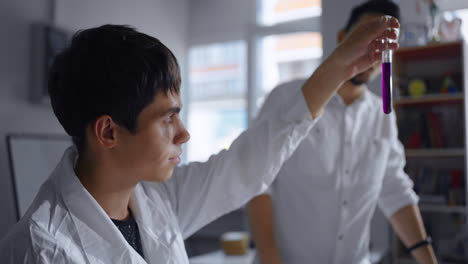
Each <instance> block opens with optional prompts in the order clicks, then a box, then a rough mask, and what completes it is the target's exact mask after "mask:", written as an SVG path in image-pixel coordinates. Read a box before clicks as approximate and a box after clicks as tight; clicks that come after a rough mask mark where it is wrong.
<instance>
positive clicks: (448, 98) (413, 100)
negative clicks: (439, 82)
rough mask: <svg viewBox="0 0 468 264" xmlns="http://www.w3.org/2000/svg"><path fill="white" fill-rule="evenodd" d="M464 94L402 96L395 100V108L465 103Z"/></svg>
mask: <svg viewBox="0 0 468 264" xmlns="http://www.w3.org/2000/svg"><path fill="white" fill-rule="evenodd" d="M464 98H465V96H464V94H463V93H453V94H428V95H424V96H421V97H411V96H402V97H399V98H396V99H395V103H394V104H395V106H405V105H417V104H437V103H453V102H460V103H461V102H463V99H464Z"/></svg>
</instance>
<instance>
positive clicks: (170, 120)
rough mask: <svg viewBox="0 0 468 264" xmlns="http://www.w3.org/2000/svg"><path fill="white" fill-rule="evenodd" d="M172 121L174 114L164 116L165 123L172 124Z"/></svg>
mask: <svg viewBox="0 0 468 264" xmlns="http://www.w3.org/2000/svg"><path fill="white" fill-rule="evenodd" d="M173 119H174V114H170V115H167V116H166V121H167V122H172V120H173Z"/></svg>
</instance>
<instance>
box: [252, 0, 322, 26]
mask: <svg viewBox="0 0 468 264" xmlns="http://www.w3.org/2000/svg"><path fill="white" fill-rule="evenodd" d="M259 13H260V16H259V18H258V21H259V22H260V24H263V25H273V24H277V23H282V22H286V21H293V20H298V19H302V18H307V17H314V16H320V15H321V14H322V2H321V1H320V0H262V1H261V5H260V10H259Z"/></svg>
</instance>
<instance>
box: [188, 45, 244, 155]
mask: <svg viewBox="0 0 468 264" xmlns="http://www.w3.org/2000/svg"><path fill="white" fill-rule="evenodd" d="M245 46H246V45H245V43H244V42H240V41H238V42H228V43H216V44H211V45H207V46H200V47H193V48H192V49H191V50H190V52H189V68H190V72H189V82H190V84H189V86H190V103H189V111H188V129H189V131H190V133H191V134H192V140H190V141H189V142H188V156H187V158H188V160H189V161H204V160H207V159H208V157H209V156H210V155H211V154H215V153H217V152H219V151H220V150H222V149H225V148H229V146H230V144H231V142H232V140H234V139H235V138H236V137H237V136H238V135H239V134H240V133H241V132H242V131H243V130H244V129H245V128H246V126H247V110H246V105H247V103H246V102H247V99H246V91H247V89H246V80H245V79H246V77H245V75H246V74H245V72H246V70H245V69H246V47H245Z"/></svg>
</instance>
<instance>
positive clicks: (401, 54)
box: [394, 41, 463, 60]
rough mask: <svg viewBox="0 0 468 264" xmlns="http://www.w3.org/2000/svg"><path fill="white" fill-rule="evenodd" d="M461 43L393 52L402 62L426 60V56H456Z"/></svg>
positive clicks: (432, 45)
mask: <svg viewBox="0 0 468 264" xmlns="http://www.w3.org/2000/svg"><path fill="white" fill-rule="evenodd" d="M462 47H463V45H462V42H458V41H457V42H448V43H435V44H429V45H426V46H417V47H406V48H401V49H398V50H397V51H395V55H394V56H396V57H398V58H401V59H404V60H415V59H426V58H427V55H428V54H429V55H431V58H434V57H450V56H458V55H459V54H460V51H461V49H462Z"/></svg>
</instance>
